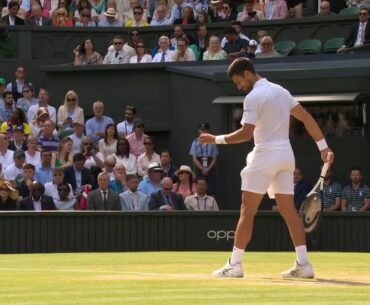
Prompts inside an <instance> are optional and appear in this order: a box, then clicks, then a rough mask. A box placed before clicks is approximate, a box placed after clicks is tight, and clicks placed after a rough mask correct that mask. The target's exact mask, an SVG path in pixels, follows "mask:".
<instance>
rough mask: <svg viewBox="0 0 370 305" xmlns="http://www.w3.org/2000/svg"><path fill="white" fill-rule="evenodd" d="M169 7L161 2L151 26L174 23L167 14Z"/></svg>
mask: <svg viewBox="0 0 370 305" xmlns="http://www.w3.org/2000/svg"><path fill="white" fill-rule="evenodd" d="M166 15H167V8H166V6H165V5H163V4H159V5H158V6H157V9H156V13H155V16H154V17H153V18H152V21H151V22H150V25H151V26H160V25H170V24H172V22H171V19H170V18H168V17H167V16H166Z"/></svg>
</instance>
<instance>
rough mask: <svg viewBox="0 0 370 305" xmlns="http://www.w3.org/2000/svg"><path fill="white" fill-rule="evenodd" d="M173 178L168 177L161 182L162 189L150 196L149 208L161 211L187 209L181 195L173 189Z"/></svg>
mask: <svg viewBox="0 0 370 305" xmlns="http://www.w3.org/2000/svg"><path fill="white" fill-rule="evenodd" d="M172 189H173V182H172V179H171V178H169V177H166V178H164V179H163V180H162V182H161V189H160V190H159V191H157V192H154V193H152V194H151V196H150V200H149V209H150V210H160V211H172V210H186V206H185V204H184V200H183V199H182V197H181V195H179V194H176V193H174V192H173V191H172Z"/></svg>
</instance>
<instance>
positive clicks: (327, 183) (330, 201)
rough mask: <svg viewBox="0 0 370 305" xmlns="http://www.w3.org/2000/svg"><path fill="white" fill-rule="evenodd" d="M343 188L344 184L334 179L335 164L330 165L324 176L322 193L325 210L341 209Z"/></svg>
mask: <svg viewBox="0 0 370 305" xmlns="http://www.w3.org/2000/svg"><path fill="white" fill-rule="evenodd" d="M342 190H343V189H342V186H341V185H340V184H339V183H338V182H336V181H334V180H333V166H330V168H328V171H327V172H326V175H325V178H324V188H323V194H322V205H323V207H324V210H325V211H328V212H331V211H339V210H341V197H342Z"/></svg>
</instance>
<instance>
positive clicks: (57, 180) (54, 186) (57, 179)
mask: <svg viewBox="0 0 370 305" xmlns="http://www.w3.org/2000/svg"><path fill="white" fill-rule="evenodd" d="M63 182H64V170H63V168H54V169H53V180H52V181H50V182H47V183H45V195H48V196H50V197H52V198H53V200H54V203H55V202H56V200H58V198H59V194H58V185H59V184H61V183H63ZM68 186H69V187H70V191H69V194H67V195H68V198H70V199H74V198H75V196H74V194H73V189H72V186H71V185H70V184H68Z"/></svg>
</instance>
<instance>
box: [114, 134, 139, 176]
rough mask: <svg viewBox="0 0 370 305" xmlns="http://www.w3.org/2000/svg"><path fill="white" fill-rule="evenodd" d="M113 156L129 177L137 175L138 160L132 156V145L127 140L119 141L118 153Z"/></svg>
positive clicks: (121, 139)
mask: <svg viewBox="0 0 370 305" xmlns="http://www.w3.org/2000/svg"><path fill="white" fill-rule="evenodd" d="M113 156H114V157H115V158H116V164H117V165H118V164H120V165H123V166H124V168H125V170H126V173H127V174H128V175H130V174H131V175H136V174H137V160H136V157H135V156H134V155H132V154H130V143H129V142H128V141H127V139H125V138H120V139H119V140H118V142H117V149H116V153H115V154H114V155H113Z"/></svg>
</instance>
